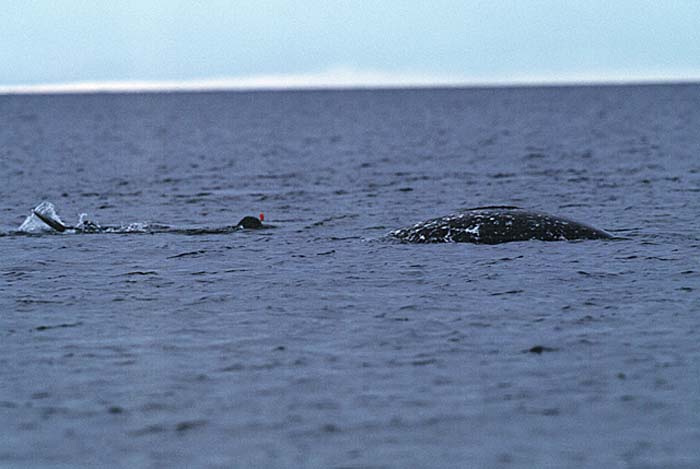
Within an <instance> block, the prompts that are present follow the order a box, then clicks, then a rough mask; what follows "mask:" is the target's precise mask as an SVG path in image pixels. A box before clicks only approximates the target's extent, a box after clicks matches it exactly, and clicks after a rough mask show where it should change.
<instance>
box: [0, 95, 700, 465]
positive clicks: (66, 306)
mask: <svg viewBox="0 0 700 469" xmlns="http://www.w3.org/2000/svg"><path fill="white" fill-rule="evenodd" d="M699 129H700V86H698V85H676V86H621V87H615V86H608V87H551V88H511V89H508V88H501V89H437V90H356V91H303V92H291V91H289V92H231V93H192V94H187V93H174V94H131V95H118V94H96V95H56V96H0V144H1V145H0V182H1V183H2V184H1V185H0V196H1V198H0V253H1V256H0V277H1V279H0V422H1V427H2V432H1V433H0V467H29V468H34V467H53V468H73V467H125V468H127V467H128V468H133V467H149V468H151V467H152V468H161V467H163V468H166V467H167V468H171V467H183V468H184V467H212V468H214V467H221V468H228V467H241V468H248V467H265V468H291V467H294V468H316V467H327V468H414V467H415V468H434V467H441V468H470V467H488V468H534V467H538V468H599V467H607V468H618V467H619V468H640V469H647V468H659V469H661V468H683V469H691V468H697V467H700V221H699V215H700V132H699ZM44 200H46V201H50V202H52V203H53V204H54V205H55V207H56V209H57V211H58V213H59V214H60V216H61V218H62V219H63V220H64V221H65V222H66V223H68V224H75V223H76V222H77V221H78V218H79V214H80V213H88V214H89V216H90V218H91V219H92V220H95V221H97V222H99V223H100V224H103V225H128V224H131V223H146V224H163V225H167V226H170V227H175V228H177V229H180V228H181V229H182V230H184V231H182V232H180V231H177V230H176V231H175V232H161V233H154V234H143V233H124V234H117V233H104V234H70V233H63V234H37V235H31V236H30V235H22V234H17V233H16V230H17V228H18V227H19V226H20V224H22V222H23V221H24V220H25V218H26V217H27V215H29V214H30V210H31V209H32V207H34V206H36V205H37V204H39V203H40V202H41V201H44ZM483 205H518V206H521V207H525V208H530V209H536V210H542V211H545V212H550V213H553V214H557V215H561V216H566V217H569V218H572V219H575V220H579V221H582V222H585V223H589V224H591V225H593V226H596V227H598V228H603V229H606V230H608V231H610V232H612V233H614V234H616V235H618V236H620V237H624V238H625V239H623V240H615V241H610V240H596V241H582V242H550V243H545V242H541V241H529V242H515V243H508V244H501V245H495V246H485V245H471V244H435V245H411V244H401V243H397V242H392V241H390V240H387V239H386V238H385V237H384V236H385V234H386V233H387V232H389V231H391V230H393V229H396V228H400V227H403V226H406V225H410V224H413V223H415V222H418V221H421V220H424V219H428V218H432V217H436V216H441V215H446V214H448V213H450V212H453V211H455V210H458V209H460V208H466V207H474V206H483ZM260 212H263V213H264V214H265V217H266V222H267V223H270V224H272V225H274V226H275V228H274V229H269V230H261V231H251V230H242V231H235V232H227V233H225V234H222V233H219V234H216V233H209V234H207V233H206V230H208V229H210V228H214V229H218V228H221V227H227V226H231V225H234V224H235V223H236V222H237V221H238V220H239V219H240V218H242V217H243V216H244V215H254V216H257V215H258V213H260ZM196 229H203V230H204V231H205V233H204V234H199V235H187V234H184V233H187V232H188V231H187V230H196ZM214 231H216V230H214ZM537 352H540V353H537Z"/></svg>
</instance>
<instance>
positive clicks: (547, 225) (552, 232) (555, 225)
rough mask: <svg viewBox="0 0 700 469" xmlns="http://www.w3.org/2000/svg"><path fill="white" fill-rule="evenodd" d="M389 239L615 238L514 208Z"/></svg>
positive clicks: (465, 214) (483, 211)
mask: <svg viewBox="0 0 700 469" xmlns="http://www.w3.org/2000/svg"><path fill="white" fill-rule="evenodd" d="M389 235H390V236H392V237H394V238H397V239H399V240H401V241H403V242H407V243H475V244H500V243H507V242H511V241H528V240H531V239H538V240H540V241H572V240H579V239H610V238H613V236H612V235H611V234H610V233H607V232H605V231H603V230H599V229H597V228H593V227H592V226H588V225H585V224H583V223H579V222H575V221H572V220H569V219H566V218H562V217H558V216H554V215H549V214H547V213H542V212H533V211H529V210H525V209H522V208H519V207H513V206H489V207H476V208H471V209H467V210H464V211H461V212H458V213H454V214H452V215H447V216H445V217H440V218H433V219H431V220H427V221H424V222H421V223H416V224H415V225H413V226H409V227H407V228H402V229H399V230H395V231H392V232H391V233H389Z"/></svg>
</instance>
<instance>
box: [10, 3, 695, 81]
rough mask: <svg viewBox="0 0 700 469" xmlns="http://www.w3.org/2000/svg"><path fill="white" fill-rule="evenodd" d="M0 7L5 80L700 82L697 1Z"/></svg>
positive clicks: (54, 4)
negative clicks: (698, 80)
mask: <svg viewBox="0 0 700 469" xmlns="http://www.w3.org/2000/svg"><path fill="white" fill-rule="evenodd" d="M0 12H1V13H0V85H34V84H45V83H74V82H102V81H109V82H122V81H131V82H135V81H138V82H143V81H154V82H163V81H168V82H173V81H182V80H185V81H192V80H197V81H205V82H206V81H207V80H208V81H209V82H210V83H226V82H230V83H235V82H236V80H238V83H243V84H246V83H248V84H251V86H252V85H255V84H256V83H263V84H264V83H269V84H273V85H274V84H275V83H277V84H279V83H282V84H284V83H289V84H291V85H295V84H302V85H303V83H305V82H308V83H312V84H313V83H314V81H316V82H318V83H321V84H322V83H323V82H329V83H331V84H332V83H345V82H348V83H350V84H351V83H353V82H361V83H364V84H367V83H371V82H376V83H379V84H382V83H390V82H392V81H393V82H396V83H413V82H415V83H419V82H420V83H422V82H427V83H438V84H439V83H450V82H459V83H508V82H531V81H591V80H632V81H636V80H648V79H651V80H659V79H668V80H688V79H699V78H700V1H698V0H656V1H647V0H605V1H602V0H577V1H567V0H558V1H557V0H490V1H477V0H471V1H469V0H432V1H424V2H423V1H411V0H395V1H392V0H382V1H378V0H375V1H361V0H357V1H340V0H296V1H287V0H270V1H265V0H245V1H243V0H240V1H232V0H231V1H223V0H205V1H194V0H191V1H177V0H150V1H149V0H134V1H128V0H109V1H102V0H83V1H80V0H44V1H42V0H35V1H31V0H0ZM365 82H367V83H365Z"/></svg>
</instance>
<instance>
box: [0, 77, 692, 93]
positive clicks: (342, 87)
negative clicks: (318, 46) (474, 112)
mask: <svg viewBox="0 0 700 469" xmlns="http://www.w3.org/2000/svg"><path fill="white" fill-rule="evenodd" d="M694 85H700V78H697V79H695V78H694V79H678V80H672V79H658V80H657V79H648V80H645V79H630V80H583V81H566V80H562V81H512V82H505V81H504V82H454V83H450V82H439V83H429V82H426V83H422V82H416V83H410V82H406V83H375V84H373V83H355V84H353V83H326V84H324V83H313V82H310V83H308V84H304V83H298V82H295V83H291V84H287V85H285V84H283V83H272V82H271V83H261V84H258V85H255V84H254V83H244V82H236V81H231V82H228V81H226V80H219V81H216V80H213V81H201V82H195V81H192V82H187V81H183V82H148V81H142V82H90V83H87V82H80V83H77V82H76V83H63V84H40V85H0V96H9V95H12V96H15V95H77V94H154V93H213V92H216V93H219V92H240V93H248V92H300V91H372V90H386V91H391V90H396V91H398V90H432V89H435V90H437V89H465V90H466V89H504V88H514V89H521V88H576V87H627V86H632V87H637V86H694Z"/></svg>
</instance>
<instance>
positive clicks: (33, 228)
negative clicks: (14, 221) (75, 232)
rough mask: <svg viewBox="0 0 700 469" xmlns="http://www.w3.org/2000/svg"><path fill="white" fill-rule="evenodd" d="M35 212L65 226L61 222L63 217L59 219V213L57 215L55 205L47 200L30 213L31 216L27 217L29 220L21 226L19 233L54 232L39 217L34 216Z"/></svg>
mask: <svg viewBox="0 0 700 469" xmlns="http://www.w3.org/2000/svg"><path fill="white" fill-rule="evenodd" d="M34 212H38V213H40V214H41V215H43V216H44V217H46V218H48V219H51V220H54V221H56V222H58V223H60V224H62V225H63V224H64V223H63V221H62V220H61V217H59V216H58V213H56V207H54V205H53V204H52V203H51V202H48V201H46V200H45V201H43V202H42V203H40V204H39V205H37V206H36V207H34V210H32V213H30V214H29V216H27V218H25V219H24V221H23V222H22V224H21V225H20V226H19V228H18V231H20V232H22V233H42V232H50V231H54V229H53V228H51V227H50V226H48V225H47V224H46V223H44V222H43V221H41V220H40V219H39V217H37V216H36V215H35V214H34Z"/></svg>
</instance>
